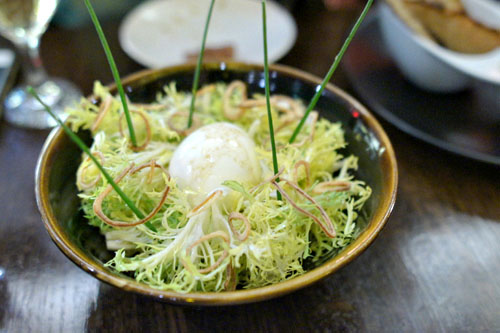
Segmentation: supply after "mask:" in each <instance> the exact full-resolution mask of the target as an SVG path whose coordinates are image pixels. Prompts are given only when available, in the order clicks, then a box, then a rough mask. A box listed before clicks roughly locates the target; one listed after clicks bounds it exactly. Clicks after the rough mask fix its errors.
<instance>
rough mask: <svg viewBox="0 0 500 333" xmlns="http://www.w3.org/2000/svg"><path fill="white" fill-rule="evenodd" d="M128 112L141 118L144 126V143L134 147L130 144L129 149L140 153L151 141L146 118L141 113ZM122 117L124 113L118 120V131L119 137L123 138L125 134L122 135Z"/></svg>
mask: <svg viewBox="0 0 500 333" xmlns="http://www.w3.org/2000/svg"><path fill="white" fill-rule="evenodd" d="M130 112H131V113H136V114H138V115H139V116H140V117H141V118H142V120H143V121H144V125H145V126H146V141H144V143H143V144H142V145H141V146H134V145H132V144H130V149H132V150H133V151H141V150H143V149H144V148H146V147H147V145H148V144H149V142H150V141H151V127H150V126H149V121H148V118H146V116H145V115H144V113H142V112H141V111H137V110H130ZM124 115H125V113H124V112H122V114H121V115H120V119H118V127H119V129H120V135H121V136H122V137H125V134H124V133H123V127H122V119H123V116H124Z"/></svg>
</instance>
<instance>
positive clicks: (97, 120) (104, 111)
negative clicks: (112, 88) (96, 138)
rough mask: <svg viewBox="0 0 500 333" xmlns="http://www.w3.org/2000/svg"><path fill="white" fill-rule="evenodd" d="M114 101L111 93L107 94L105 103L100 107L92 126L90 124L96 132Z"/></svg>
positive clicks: (91, 128)
mask: <svg viewBox="0 0 500 333" xmlns="http://www.w3.org/2000/svg"><path fill="white" fill-rule="evenodd" d="M112 102H113V97H111V96H110V95H108V96H106V99H105V100H104V103H102V104H101V106H100V107H99V112H98V113H97V117H96V118H95V120H94V123H93V124H92V126H90V130H91V131H92V132H95V130H96V129H97V128H98V127H99V125H101V123H102V120H103V119H104V116H105V115H106V114H108V111H109V110H110V109H111V103H112Z"/></svg>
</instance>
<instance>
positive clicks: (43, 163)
mask: <svg viewBox="0 0 500 333" xmlns="http://www.w3.org/2000/svg"><path fill="white" fill-rule="evenodd" d="M204 69H208V70H216V69H221V70H237V71H250V70H260V71H263V67H262V66H261V65H256V64H244V63H210V64H205V65H204ZM188 70H191V71H193V70H194V64H186V65H179V66H173V67H167V68H162V69H156V70H143V71H140V72H137V73H135V74H132V75H130V76H127V77H126V78H125V79H124V80H123V84H124V86H126V85H132V86H134V85H135V86H137V85H142V84H145V83H148V82H151V81H154V80H156V79H158V78H160V77H164V76H166V75H169V74H172V73H177V72H181V71H188ZM270 70H271V71H276V72H279V73H281V74H284V75H286V76H289V77H294V78H298V79H300V80H302V81H304V82H307V83H311V84H320V83H321V79H319V78H318V77H316V76H313V75H311V74H308V73H305V72H303V71H300V70H297V69H294V68H291V67H287V66H283V65H272V66H270ZM110 87H111V89H114V85H110ZM326 89H328V90H329V91H331V92H333V93H334V94H335V95H337V96H339V97H340V98H342V99H344V100H346V101H347V102H348V103H349V104H350V105H352V106H353V107H354V108H355V109H356V110H358V111H359V113H360V117H361V119H362V121H363V122H364V124H365V125H366V126H367V128H369V129H370V130H371V131H372V132H373V133H374V135H375V137H376V138H377V139H378V140H379V141H380V144H381V147H382V148H383V149H384V150H385V151H384V153H383V154H382V156H381V159H380V163H381V168H382V175H383V186H382V196H381V200H380V204H379V205H378V207H376V209H375V211H374V212H373V217H372V219H371V220H370V221H369V224H368V226H367V227H366V229H365V230H364V231H363V232H362V233H361V235H360V236H359V237H358V238H357V239H356V240H355V241H354V242H352V243H351V244H350V245H349V246H347V248H346V249H344V250H343V251H342V252H341V253H340V254H339V255H337V256H336V257H334V258H332V259H330V260H328V261H327V262H325V263H324V264H323V265H321V266H319V267H317V268H315V269H313V270H311V271H308V272H307V273H305V274H303V275H301V276H298V277H295V278H293V279H291V280H287V281H283V282H280V283H277V284H274V285H270V286H266V287H261V288H255V289H249V290H237V291H231V292H222V293H214V292H206V293H201V292H198V293H178V292H174V291H165V290H159V289H153V288H151V287H148V286H147V285H144V284H142V283H139V282H136V281H134V280H131V279H127V278H123V277H120V276H118V275H116V274H113V273H112V272H111V271H109V270H107V269H106V268H104V267H102V265H97V264H96V263H94V262H93V261H92V259H90V258H88V256H87V255H86V254H85V253H84V252H83V251H82V250H81V249H79V248H78V247H77V246H76V245H75V244H72V242H71V240H70V239H69V238H68V236H67V235H65V233H64V231H63V230H61V229H60V227H59V225H58V223H57V221H56V218H55V215H54V212H53V210H52V208H51V206H50V201H49V193H48V184H49V175H50V168H51V164H50V162H51V161H52V160H53V157H54V155H55V153H56V151H55V149H54V147H55V145H56V143H57V142H58V141H60V140H68V139H67V137H66V136H65V134H64V132H63V130H62V129H61V128H55V129H54V130H53V131H52V132H51V133H50V135H49V137H48V138H47V140H46V142H45V144H44V146H43V148H42V151H41V153H40V157H39V159H38V164H37V167H36V173H35V193H36V200H37V204H38V208H39V210H40V213H41V216H42V220H43V222H44V224H45V228H46V229H47V231H48V233H49V235H50V237H51V238H52V240H53V241H54V242H55V244H56V245H57V246H58V247H59V249H60V250H61V251H62V252H63V253H64V254H65V255H66V256H67V257H68V258H69V259H71V260H72V261H73V262H74V263H75V264H77V265H78V266H79V267H81V268H82V269H83V270H84V271H86V272H88V273H90V274H91V275H93V276H95V277H96V278H98V279H99V280H101V281H103V282H106V283H108V284H110V285H113V286H115V287H118V288H121V289H123V290H126V291H132V292H135V293H139V294H142V295H147V296H151V297H154V298H156V299H158V300H163V301H167V302H171V303H179V304H194V305H229V304H243V303H251V302H257V301H262V300H265V299H270V298H274V297H278V296H281V295H285V294H288V293H290V292H292V291H295V290H297V289H300V288H304V287H306V286H309V285H311V284H313V283H315V282H317V281H319V280H320V279H322V278H324V277H326V276H328V275H330V274H332V273H333V272H335V271H337V270H338V269H340V268H341V267H343V266H344V265H346V264H347V263H349V262H350V261H352V260H353V259H354V258H356V257H357V256H358V255H360V254H361V253H362V252H363V251H364V250H365V249H366V248H367V247H368V246H369V245H370V244H371V243H372V242H373V240H374V239H375V237H376V236H377V235H378V234H379V232H380V231H381V230H382V228H383V227H384V225H385V223H386V221H387V219H388V218H389V215H390V214H391V212H392V209H393V207H394V203H395V200H396V191H397V182H398V170H397V163H396V157H395V154H394V150H393V148H392V145H391V143H390V141H389V138H388V137H387V135H386V133H385V132H384V130H383V129H382V127H381V126H380V124H379V123H378V121H377V120H376V119H375V118H374V117H373V116H372V115H371V113H370V112H369V111H368V110H367V109H366V108H365V107H364V106H363V105H362V104H361V103H359V102H358V101H356V100H355V99H354V98H353V97H351V96H350V95H349V94H347V93H346V92H344V91H343V90H341V89H340V88H338V87H336V86H334V85H332V84H328V85H327V87H326Z"/></svg>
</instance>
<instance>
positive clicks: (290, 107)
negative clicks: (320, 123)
mask: <svg viewBox="0 0 500 333" xmlns="http://www.w3.org/2000/svg"><path fill="white" fill-rule="evenodd" d="M271 103H272V104H273V106H274V107H275V108H276V109H278V111H281V112H284V113H291V114H292V115H293V116H294V117H295V118H298V119H300V118H302V116H303V115H304V111H305V110H304V107H302V106H301V105H300V104H299V103H298V102H297V101H296V100H294V99H293V98H291V97H290V96H286V95H273V96H272V97H271ZM284 104H285V105H284Z"/></svg>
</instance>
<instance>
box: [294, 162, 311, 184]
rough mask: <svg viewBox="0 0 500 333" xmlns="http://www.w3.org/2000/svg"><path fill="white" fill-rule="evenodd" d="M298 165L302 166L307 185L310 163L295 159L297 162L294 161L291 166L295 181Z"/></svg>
mask: <svg viewBox="0 0 500 333" xmlns="http://www.w3.org/2000/svg"><path fill="white" fill-rule="evenodd" d="M300 166H303V167H304V171H305V172H306V186H309V184H310V180H311V179H310V177H309V175H310V164H309V163H308V162H306V161H304V160H300V161H297V163H295V165H294V168H293V178H294V180H295V182H296V183H298V182H299V179H298V176H299V172H298V171H299V168H300Z"/></svg>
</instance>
